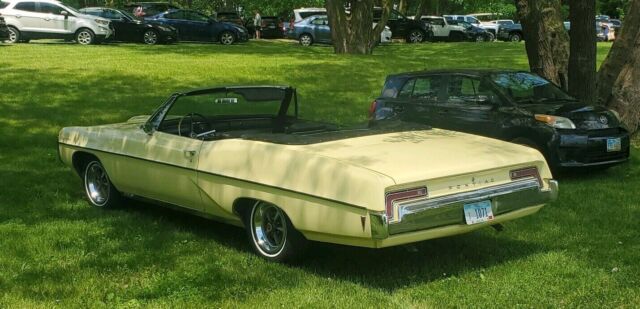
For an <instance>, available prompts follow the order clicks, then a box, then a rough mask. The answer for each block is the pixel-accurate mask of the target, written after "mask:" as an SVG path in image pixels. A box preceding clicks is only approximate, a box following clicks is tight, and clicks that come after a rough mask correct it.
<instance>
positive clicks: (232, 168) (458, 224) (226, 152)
mask: <svg viewBox="0 0 640 309" xmlns="http://www.w3.org/2000/svg"><path fill="white" fill-rule="evenodd" d="M59 153H60V158H61V159H62V161H63V162H64V163H65V164H67V165H69V166H71V167H73V169H75V171H76V172H77V173H78V174H79V175H80V176H81V177H82V179H83V182H84V188H85V191H86V195H87V197H88V199H89V201H90V203H91V204H92V205H94V206H97V207H105V208H107V207H113V206H116V205H117V204H118V202H119V201H120V199H121V198H123V197H140V198H144V199H146V200H154V201H157V202H159V203H161V204H167V205H174V206H178V207H180V208H181V209H184V210H188V211H192V212H194V213H197V214H199V215H202V216H205V217H209V218H213V219H216V220H219V221H223V222H227V223H230V224H234V225H238V226H244V227H245V229H246V231H247V234H248V238H249V240H250V241H251V243H252V245H253V247H254V249H255V251H256V252H257V253H258V254H259V255H260V256H262V257H265V258H267V259H269V260H275V261H284V260H289V259H292V258H295V257H297V256H299V254H300V253H302V252H304V250H305V245H306V244H307V241H308V240H312V241H320V242H329V243H337V244H345V245H352V246H362V247H370V248H382V247H388V246H395V245H401V244H407V243H412V242H417V241H422V240H426V239H432V238H437V237H444V236H449V235H455V234H461V233H466V232H470V231H472V230H475V229H478V228H481V227H485V226H489V225H499V224H500V223H502V222H505V221H508V220H512V219H516V218H519V217H523V216H526V215H530V214H533V213H535V212H537V211H538V210H539V209H540V208H541V207H543V206H544V204H545V203H547V202H549V201H551V200H553V199H555V197H556V196H557V192H558V185H557V182H556V181H554V180H553V179H552V177H551V174H550V172H549V168H548V166H547V164H546V162H545V160H544V158H543V156H542V155H541V154H540V153H539V152H538V151H536V150H534V149H531V148H527V147H523V146H519V145H515V144H510V143H506V142H502V141H498V140H494V139H490V138H484V137H480V136H475V135H469V134H464V133H458V132H452V131H445V130H437V129H430V128H428V127H419V128H417V129H415V128H411V129H408V128H407V127H405V125H403V124H397V123H394V124H389V125H384V124H380V123H379V124H376V125H372V126H365V127H361V128H351V129H339V128H337V127H335V126H332V125H327V124H322V123H316V122H310V121H304V120H301V119H299V118H298V102H297V95H296V92H295V89H293V88H290V87H285V86H259V87H258V86H246V87H219V88H210V89H200V90H194V91H190V92H182V93H176V94H173V95H172V96H171V97H170V98H169V99H168V100H167V101H166V102H165V103H164V104H162V105H161V106H160V107H159V108H158V109H157V111H156V112H155V113H154V114H152V115H151V116H138V117H133V118H131V119H129V120H128V121H127V122H125V123H118V124H111V125H102V126H92V127H67V128H64V129H62V130H61V131H60V135H59Z"/></svg>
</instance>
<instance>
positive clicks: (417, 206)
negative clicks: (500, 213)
mask: <svg viewBox="0 0 640 309" xmlns="http://www.w3.org/2000/svg"><path fill="white" fill-rule="evenodd" d="M534 188H535V189H538V190H540V189H541V187H540V183H539V182H538V179H536V178H527V179H522V180H517V181H514V182H510V183H506V184H502V185H497V186H492V187H488V188H482V189H478V190H474V191H469V192H462V193H456V194H451V195H445V196H441V197H436V198H429V199H421V200H419V201H411V202H406V203H400V204H399V205H398V206H397V207H398V219H397V220H395V221H393V222H389V223H390V224H397V223H400V222H402V218H403V217H404V216H406V215H410V214H414V213H418V212H421V211H425V210H428V209H434V208H440V207H444V206H447V205H450V204H454V203H460V202H473V201H479V200H486V199H491V198H493V197H495V196H499V195H505V194H510V193H514V192H519V191H524V190H531V189H534Z"/></svg>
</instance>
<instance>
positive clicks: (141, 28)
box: [80, 7, 178, 45]
mask: <svg viewBox="0 0 640 309" xmlns="http://www.w3.org/2000/svg"><path fill="white" fill-rule="evenodd" d="M80 12H82V13H84V14H89V15H95V16H100V17H102V18H106V19H109V20H111V26H112V27H113V29H114V30H115V31H114V36H113V38H112V39H111V40H112V41H122V42H142V43H145V44H150V45H153V44H157V43H160V42H162V43H171V42H175V41H176V40H177V39H178V31H177V30H176V28H174V27H171V26H163V25H156V24H151V23H148V22H145V21H140V20H137V19H136V18H135V17H133V16H131V14H129V13H127V12H126V11H123V10H116V9H110V8H99V7H96V8H84V9H81V10H80Z"/></svg>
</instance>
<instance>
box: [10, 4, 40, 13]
mask: <svg viewBox="0 0 640 309" xmlns="http://www.w3.org/2000/svg"><path fill="white" fill-rule="evenodd" d="M13 9H14V10H20V11H26V12H35V11H36V3H35V2H20V3H18V4H16V6H14V7H13Z"/></svg>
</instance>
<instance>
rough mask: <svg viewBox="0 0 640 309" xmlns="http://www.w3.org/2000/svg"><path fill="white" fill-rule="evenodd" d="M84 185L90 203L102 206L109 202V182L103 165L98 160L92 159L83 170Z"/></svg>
mask: <svg viewBox="0 0 640 309" xmlns="http://www.w3.org/2000/svg"><path fill="white" fill-rule="evenodd" d="M84 187H85V190H86V193H87V197H88V198H89V200H90V201H91V204H93V205H95V206H98V207H102V206H104V205H106V204H107V203H108V202H109V197H110V195H111V182H110V181H109V176H107V172H106V171H105V170H104V167H103V166H102V164H100V162H98V161H92V162H90V163H89V164H88V165H87V168H86V169H85V172H84Z"/></svg>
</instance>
